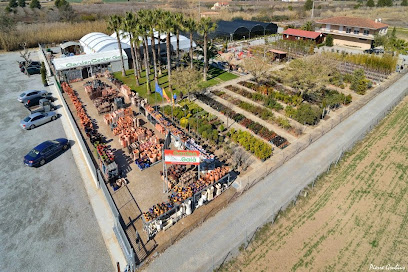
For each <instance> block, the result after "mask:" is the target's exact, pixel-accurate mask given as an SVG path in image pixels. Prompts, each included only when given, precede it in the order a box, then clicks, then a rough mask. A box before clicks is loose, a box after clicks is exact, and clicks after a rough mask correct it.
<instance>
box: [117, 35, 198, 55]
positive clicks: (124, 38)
mask: <svg viewBox="0 0 408 272" xmlns="http://www.w3.org/2000/svg"><path fill="white" fill-rule="evenodd" d="M158 34H159V33H158V32H157V31H155V32H154V37H155V42H156V44H158V41H157V38H158ZM120 36H121V39H120V40H121V42H122V43H126V44H128V45H129V46H130V41H129V37H128V35H127V34H126V33H123V32H120ZM111 37H112V38H113V39H115V40H116V33H113V34H112V35H111ZM139 38H140V39H142V37H139ZM160 39H161V43H165V42H166V34H165V33H160ZM150 40H151V39H150V37H149V38H148V39H147V44H148V45H150V44H151V42H150ZM179 42H180V50H184V51H188V50H189V49H190V39H189V38H187V37H186V36H183V35H179ZM170 43H171V45H172V46H173V48H174V49H176V47H177V38H176V35H173V34H171V36H170ZM193 47H196V43H195V42H194V41H193Z"/></svg>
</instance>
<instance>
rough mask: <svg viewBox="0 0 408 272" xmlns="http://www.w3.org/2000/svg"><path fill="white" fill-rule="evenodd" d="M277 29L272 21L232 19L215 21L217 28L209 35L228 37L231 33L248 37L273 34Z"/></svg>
mask: <svg viewBox="0 0 408 272" xmlns="http://www.w3.org/2000/svg"><path fill="white" fill-rule="evenodd" d="M277 31H278V26H277V25H276V24H274V23H264V22H257V21H247V20H234V21H223V20H220V21H218V22H217V29H216V30H215V32H214V33H212V34H210V37H213V36H215V37H222V36H226V37H230V35H231V34H233V35H240V36H246V37H248V38H249V37H250V36H252V35H254V34H261V35H263V34H275V33H276V32H277Z"/></svg>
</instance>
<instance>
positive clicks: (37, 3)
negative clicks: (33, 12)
mask: <svg viewBox="0 0 408 272" xmlns="http://www.w3.org/2000/svg"><path fill="white" fill-rule="evenodd" d="M30 8H38V9H40V8H41V4H40V1H38V0H31V3H30Z"/></svg>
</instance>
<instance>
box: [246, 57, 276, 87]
mask: <svg viewBox="0 0 408 272" xmlns="http://www.w3.org/2000/svg"><path fill="white" fill-rule="evenodd" d="M243 66H244V68H245V70H247V71H248V72H250V73H251V74H252V75H253V76H254V77H255V81H256V82H260V81H262V80H265V79H266V77H267V75H268V74H269V69H270V67H271V65H270V64H269V62H268V61H267V60H266V59H265V58H262V57H258V56H253V57H251V58H246V59H245V60H244V65H243Z"/></svg>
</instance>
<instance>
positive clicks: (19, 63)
mask: <svg viewBox="0 0 408 272" xmlns="http://www.w3.org/2000/svg"><path fill="white" fill-rule="evenodd" d="M25 64H26V62H25V60H23V61H19V62H18V67H19V68H20V69H21V68H22V67H25ZM28 66H40V67H41V62H39V61H32V62H31V63H30V64H29V65H28Z"/></svg>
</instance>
